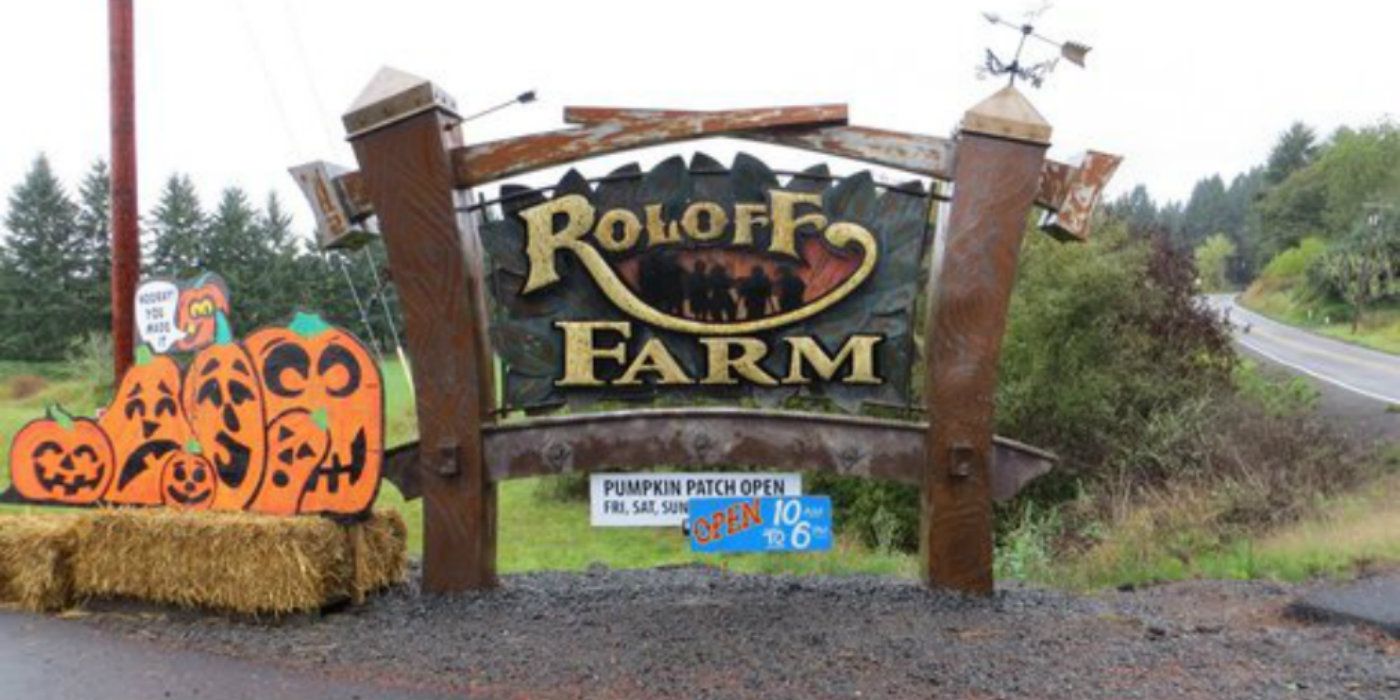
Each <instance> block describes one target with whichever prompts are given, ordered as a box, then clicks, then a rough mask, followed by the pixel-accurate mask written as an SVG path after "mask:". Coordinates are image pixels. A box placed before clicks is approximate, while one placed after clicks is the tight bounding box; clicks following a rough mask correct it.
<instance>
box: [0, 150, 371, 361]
mask: <svg viewBox="0 0 1400 700" xmlns="http://www.w3.org/2000/svg"><path fill="white" fill-rule="evenodd" d="M110 199H111V191H110V181H109V176H108V169H107V164H106V163H105V162H102V161H98V162H96V163H94V164H93V165H92V166H91V168H90V169H89V170H88V171H87V173H86V174H85V175H84V177H83V178H82V179H81V181H80V182H79V183H78V186H77V189H76V191H75V196H74V195H70V194H69V190H68V189H67V188H65V187H64V185H63V183H62V182H61V181H60V180H59V179H58V177H57V176H55V174H54V172H53V168H52V166H51V165H50V164H49V161H48V159H47V158H45V157H44V156H42V155H41V156H39V157H37V158H36V159H35V160H34V163H33V165H32V166H31V167H30V169H29V171H28V172H27V174H26V175H25V177H24V179H23V180H22V181H21V182H20V183H19V184H18V185H16V186H15V188H14V189H13V190H12V192H11V193H10V196H9V200H8V208H7V210H6V215H5V217H4V222H3V223H4V231H3V236H2V237H0V358H3V359H15V360H56V359H61V358H63V357H64V356H65V354H66V353H67V352H69V350H70V349H71V348H73V347H75V346H76V345H77V344H78V343H80V342H81V341H82V340H83V339H84V338H85V337H87V336H88V335H90V334H93V333H107V332H110V329H111V248H110V243H109V241H110V238H109V231H108V229H109V225H110ZM141 247H142V258H141V260H142V269H141V273H142V276H143V277H145V276H164V277H173V278H184V277H190V276H193V275H195V274H198V273H199V272H201V271H213V272H217V273H219V274H220V275H222V276H223V277H224V279H225V280H226V281H227V282H228V285H229V289H230V293H231V297H232V299H231V306H232V309H231V311H232V313H231V318H230V322H231V323H232V325H233V329H234V332H235V333H236V334H240V335H241V334H243V333H247V332H250V331H252V330H253V329H255V328H257V327H259V326H263V325H267V324H273V323H280V322H283V321H285V320H286V319H288V318H289V317H290V316H291V314H292V312H293V311H294V310H296V309H309V310H316V311H319V312H321V313H322V314H323V315H324V316H326V317H327V318H328V319H330V320H331V321H332V322H333V323H336V324H337V325H340V326H342V327H344V328H346V329H348V330H350V331H352V332H354V333H355V334H356V335H359V336H360V337H362V338H364V339H365V341H366V342H367V343H370V344H372V345H373V344H376V343H378V342H379V341H381V340H382V341H384V342H385V343H386V344H390V343H392V340H391V339H390V334H389V320H388V319H387V318H386V316H385V311H386V308H387V309H389V310H390V312H391V313H395V314H397V313H398V311H397V302H396V300H395V299H394V298H393V294H392V286H390V285H388V284H387V283H385V284H383V286H382V287H380V277H381V273H380V270H381V268H382V265H383V251H382V248H381V247H380V245H379V244H378V243H377V242H375V243H372V244H371V245H370V246H369V247H368V248H366V249H364V250H363V251H358V252H354V253H322V252H320V251H319V250H318V249H317V248H316V247H315V246H314V245H313V244H312V243H311V242H310V240H309V237H306V236H299V235H296V233H295V232H293V230H292V222H291V217H290V215H289V214H288V212H287V210H286V208H285V207H284V205H283V203H282V202H281V201H280V200H279V199H278V198H277V197H276V195H275V194H269V195H268V196H267V198H266V199H265V200H264V202H263V204H262V206H257V205H255V204H254V203H253V202H252V200H250V198H249V196H248V193H246V192H245V191H243V190H242V189H240V188H237V187H229V188H226V189H224V190H223V192H222V194H221V195H220V197H219V199H218V201H217V202H216V203H214V205H213V206H212V207H206V205H205V204H204V203H203V202H201V201H200V198H199V195H198V193H197V191H196V189H195V186H194V183H193V182H192V181H191V180H190V178H189V177H188V176H186V175H180V174H176V175H172V176H171V177H170V178H169V179H168V180H166V182H165V186H164V187H163V188H162V189H161V192H160V196H159V197H158V198H157V201H156V204H155V206H154V207H152V208H151V209H150V210H149V211H148V212H147V213H146V214H145V216H143V217H142V220H141ZM377 289H382V290H383V293H384V298H383V302H384V303H383V304H382V305H381V303H380V299H379V297H377V296H376V295H375V291H376V290H377ZM356 296H358V297H359V298H360V299H359V301H360V303H359V304H357V303H356V298H355V297H356ZM362 308H363V310H364V313H362V311H361V309H362ZM394 320H395V321H397V319H394Z"/></svg>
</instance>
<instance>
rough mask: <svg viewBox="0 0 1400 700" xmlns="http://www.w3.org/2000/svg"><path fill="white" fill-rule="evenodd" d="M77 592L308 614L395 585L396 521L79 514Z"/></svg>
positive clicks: (400, 544) (400, 570) (401, 538)
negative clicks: (346, 521) (343, 522)
mask: <svg viewBox="0 0 1400 700" xmlns="http://www.w3.org/2000/svg"><path fill="white" fill-rule="evenodd" d="M78 531H79V536H78V540H77V541H78V546H77V550H76V551H75V552H74V554H73V581H74V589H75V591H76V592H77V594H78V595H79V596H83V597H118V598H134V599H138V600H144V601H150V602H156V603H165V604H170V605H177V606H181V607H198V608H214V609H218V610H225V611H230V612H238V613H247V614H274V615H277V614H285V613H294V612H307V611H314V610H318V609H320V608H323V607H325V606H326V605H329V604H332V603H336V602H339V601H344V600H352V601H362V600H364V597H365V595H366V594H367V593H369V592H371V591H373V590H377V589H378V588H382V587H384V586H387V585H390V584H392V583H396V582H399V581H402V580H403V578H404V576H405V573H406V566H405V563H404V562H405V554H404V549H405V545H406V536H405V532H406V530H405V527H404V524H403V520H402V519H401V517H400V516H399V515H398V513H394V512H389V513H375V514H374V515H372V516H370V517H369V518H367V519H365V520H363V521H361V522H357V523H353V524H349V525H340V524H337V523H335V522H333V521H331V520H328V519H325V518H317V517H290V518H289V517H275V516H265V515H256V514H251V513H184V512H179V511H173V510H167V509H162V508H155V509H148V510H138V509H120V510H116V509H104V510H98V511H93V512H91V513H88V514H84V515H83V516H82V517H81V518H80V522H79V524H78Z"/></svg>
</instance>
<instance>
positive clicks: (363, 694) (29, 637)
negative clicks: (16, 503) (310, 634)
mask: <svg viewBox="0 0 1400 700" xmlns="http://www.w3.org/2000/svg"><path fill="white" fill-rule="evenodd" d="M276 633H277V632H276V631H270V632H268V634H269V635H273V634H276ZM442 697H445V696H443V695H440V694H431V693H422V692H416V691H412V690H409V689H406V688H395V687H392V686H386V685H381V684H365V683H356V682H351V681H348V680H337V679H331V678H326V677H324V676H321V675H318V674H314V673H310V672H307V671H299V670H294V669H284V668H282V667H279V666H274V665H271V664H269V663H266V662H261V663H255V662H251V661H244V660H241V659H235V658H231V657H226V656H219V655H215V654H209V653H204V652H199V651H191V650H188V649H172V648H170V647H168V646H164V645H160V644H156V643H153V642H149V641H142V640H139V639H130V638H127V637H123V636H119V635H115V634H112V633H109V632H100V631H98V630H95V629H91V628H89V627H86V626H84V625H79V624H75V623H73V622H70V621H65V620H57V619H54V618H51V617H42V616H38V615H28V614H24V613H16V612H5V611H0V698H6V699H9V698H16V699H19V698H36V699H37V698H46V699H48V698H52V699H53V700H67V699H69V698H73V699H79V698H81V699H87V698H103V699H104V700H147V699H149V698H201V699H202V700H211V699H214V700H222V699H224V698H228V699H230V700H233V699H242V698H249V699H257V700H277V699H279V698H286V699H287V700H322V699H325V700H331V699H332V698H364V699H365V700H368V699H369V698H442ZM453 697H461V695H460V694H457V695H454V696H453Z"/></svg>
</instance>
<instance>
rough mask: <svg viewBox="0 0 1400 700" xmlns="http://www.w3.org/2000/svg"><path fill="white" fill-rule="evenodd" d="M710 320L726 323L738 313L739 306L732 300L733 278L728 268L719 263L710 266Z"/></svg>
mask: <svg viewBox="0 0 1400 700" xmlns="http://www.w3.org/2000/svg"><path fill="white" fill-rule="evenodd" d="M709 287H710V320H711V321H717V322H721V323H728V322H730V321H733V320H734V317H735V316H738V315H739V306H738V304H736V303H735V302H734V278H733V277H730V276H729V270H728V269H726V268H725V267H724V265H721V264H719V263H715V264H714V265H711V266H710V284H709Z"/></svg>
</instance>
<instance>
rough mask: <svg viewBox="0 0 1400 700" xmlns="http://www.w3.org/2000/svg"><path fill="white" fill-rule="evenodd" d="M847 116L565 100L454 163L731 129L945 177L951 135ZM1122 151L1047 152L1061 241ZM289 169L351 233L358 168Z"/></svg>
mask: <svg viewBox="0 0 1400 700" xmlns="http://www.w3.org/2000/svg"><path fill="white" fill-rule="evenodd" d="M846 118H847V114H846V107H845V105H814V106H804V107H771V108H761V109H745V110H727V111H719V112H700V111H681V110H654V109H636V108H623V107H566V108H565V109H564V120H565V121H566V122H569V123H571V124H579V125H581V128H574V129H561V130H558V131H551V132H546V133H543V134H535V135H531V136H521V137H516V138H510V139H503V140H500V141H491V142H488V143H484V144H476V145H468V146H462V147H459V148H457V149H454V150H453V152H452V166H453V173H454V177H455V179H456V181H457V186H458V187H462V188H465V187H471V186H475V185H480V184H484V183H487V182H492V181H496V180H500V179H502V178H506V177H510V176H513V175H520V174H524V173H528V172H532V171H535V170H540V169H543V168H548V167H551V166H554V165H559V164H562V163H567V162H570V161H574V160H578V159H580V158H589V157H593V156H599V155H605V154H608V153H615V152H618V151H624V150H630V149H635V148H643V147H646V146H654V145H659V144H664V143H671V142H675V141H681V140H688V139H695V138H704V137H707V136H729V137H732V138H738V139H744V140H748V141H755V142H760V143H769V144H774V145H780V146H788V147H791V148H798V149H802V150H807V151H813V152H816V153H823V154H827V155H834V156H839V157H843V158H851V159H854V160H861V161H865V162H868V163H873V164H875V165H881V166H885V167H890V168H896V169H899V170H904V171H907V172H911V173H914V174H916V175H923V176H926V177H930V178H934V179H940V180H951V179H952V167H953V164H954V161H955V158H956V150H957V149H956V143H955V142H954V141H953V140H951V139H946V138H940V137H937V136H926V135H922V134H910V133H904V132H898V131H889V130H886V129H873V128H870V127H862V126H850V125H847V124H846V123H845V122H846ZM1121 160H1122V158H1120V157H1119V156H1115V155H1111V154H1107V153H1100V152H1097V151H1089V152H1088V153H1086V154H1085V155H1084V156H1083V158H1082V159H1081V161H1080V162H1079V164H1077V165H1071V164H1068V163H1063V162H1058V161H1054V160H1046V161H1045V164H1044V166H1043V167H1042V169H1041V175H1040V183H1039V186H1038V189H1037V192H1036V198H1035V203H1036V206H1038V207H1041V208H1042V209H1044V210H1045V211H1046V220H1045V222H1044V225H1043V226H1042V228H1044V230H1046V231H1047V232H1049V233H1050V234H1051V235H1053V236H1055V237H1056V238H1059V239H1061V240H1084V239H1086V238H1087V237H1088V230H1089V218H1090V215H1091V214H1092V213H1093V210H1094V206H1095V205H1096V204H1097V202H1098V199H1099V195H1100V194H1101V193H1102V191H1103V187H1104V185H1105V184H1107V182H1108V180H1109V179H1110V178H1111V177H1112V176H1113V172H1114V171H1115V170H1116V169H1117V167H1118V164H1119V163H1120V162H1121ZM293 174H294V175H295V176H296V177H297V180H298V182H299V183H301V184H302V187H303V191H304V192H305V193H306V195H307V198H308V200H310V201H311V204H312V209H313V211H315V212H316V216H317V228H318V231H320V232H321V237H322V238H323V247H336V246H337V245H346V244H347V242H348V244H350V245H354V244H356V243H357V242H359V240H360V239H359V238H358V237H357V238H353V239H352V238H349V237H347V236H346V232H347V231H350V230H351V228H352V227H354V226H356V225H360V224H363V223H364V222H365V221H366V220H368V219H369V218H370V216H372V215H373V214H374V207H373V205H372V204H371V203H370V201H369V195H368V192H366V190H365V187H364V181H363V178H362V177H361V176H360V173H358V172H354V171H347V170H345V169H344V168H340V167H338V166H334V165H331V164H329V163H323V162H319V161H318V162H314V163H307V164H305V165H302V166H298V167H297V168H294V169H293ZM347 224H348V225H347Z"/></svg>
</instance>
